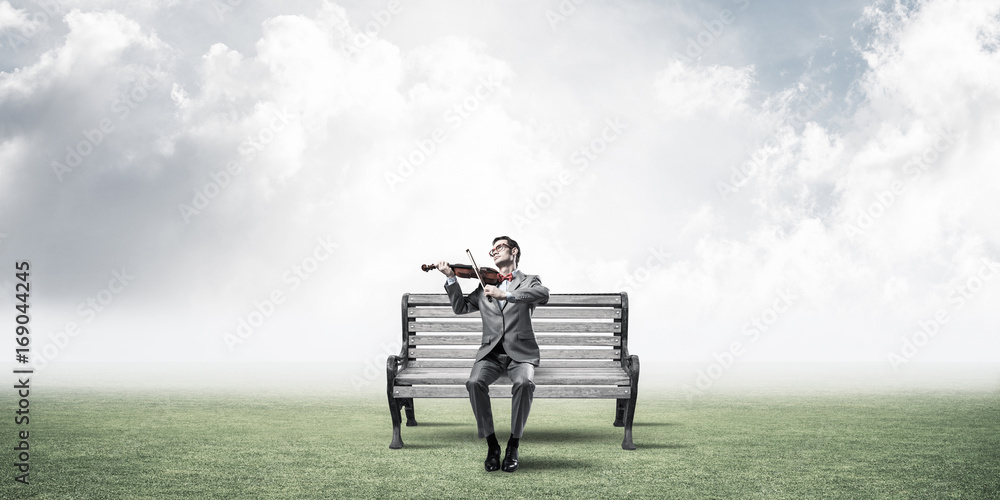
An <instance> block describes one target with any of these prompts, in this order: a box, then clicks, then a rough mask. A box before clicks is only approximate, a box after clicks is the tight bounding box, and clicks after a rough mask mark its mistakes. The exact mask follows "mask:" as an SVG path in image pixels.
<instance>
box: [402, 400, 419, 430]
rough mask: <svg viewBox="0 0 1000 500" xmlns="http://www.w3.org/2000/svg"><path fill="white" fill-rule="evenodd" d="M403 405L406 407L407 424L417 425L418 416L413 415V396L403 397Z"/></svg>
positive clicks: (409, 425) (408, 425)
mask: <svg viewBox="0 0 1000 500" xmlns="http://www.w3.org/2000/svg"><path fill="white" fill-rule="evenodd" d="M400 401H402V402H403V406H404V407H405V408H406V426H407V427H416V426H417V417H414V416H413V398H406V399H401V400H400Z"/></svg>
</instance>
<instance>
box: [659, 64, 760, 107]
mask: <svg viewBox="0 0 1000 500" xmlns="http://www.w3.org/2000/svg"><path fill="white" fill-rule="evenodd" d="M753 73H754V69H753V66H747V67H744V68H733V67H730V66H719V65H712V66H690V65H688V64H687V63H685V62H684V61H682V60H680V59H676V60H674V61H672V62H671V63H670V64H669V65H668V66H667V67H666V68H665V69H663V70H661V71H660V72H659V73H657V75H656V82H655V83H654V89H655V93H656V96H657V98H658V99H659V101H660V103H661V104H662V106H663V110H664V113H665V114H667V115H668V116H671V117H677V118H683V117H688V116H692V115H694V114H696V113H698V112H701V111H707V112H709V113H717V114H719V115H721V116H723V117H728V116H730V115H732V114H734V113H738V112H740V111H742V110H744V109H745V108H746V106H747V102H746V101H747V99H748V98H749V96H750V92H751V87H752V86H753V83H754V81H753Z"/></svg>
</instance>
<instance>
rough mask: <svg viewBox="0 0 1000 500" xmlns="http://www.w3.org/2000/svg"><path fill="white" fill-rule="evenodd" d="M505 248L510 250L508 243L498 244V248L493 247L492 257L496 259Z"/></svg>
mask: <svg viewBox="0 0 1000 500" xmlns="http://www.w3.org/2000/svg"><path fill="white" fill-rule="evenodd" d="M504 248H510V245H508V244H506V243H497V246H495V247H493V250H490V257H496V255H497V254H498V253H500V250H502V249H504Z"/></svg>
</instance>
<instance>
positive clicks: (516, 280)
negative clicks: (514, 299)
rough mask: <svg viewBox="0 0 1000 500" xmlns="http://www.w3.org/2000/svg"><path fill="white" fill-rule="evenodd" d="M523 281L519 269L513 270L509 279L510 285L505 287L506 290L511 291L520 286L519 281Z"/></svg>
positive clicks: (522, 275) (522, 274)
mask: <svg viewBox="0 0 1000 500" xmlns="http://www.w3.org/2000/svg"><path fill="white" fill-rule="evenodd" d="M523 281H524V273H522V272H520V271H515V272H514V279H512V280H511V281H510V285H509V286H508V287H507V291H508V292H513V291H514V290H517V289H518V288H520V286H521V283H522V282H523Z"/></svg>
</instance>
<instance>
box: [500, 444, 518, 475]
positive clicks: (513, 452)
mask: <svg viewBox="0 0 1000 500" xmlns="http://www.w3.org/2000/svg"><path fill="white" fill-rule="evenodd" d="M516 470H517V448H511V447H509V446H508V447H507V452H506V453H504V455H503V471H504V472H514V471H516Z"/></svg>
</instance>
